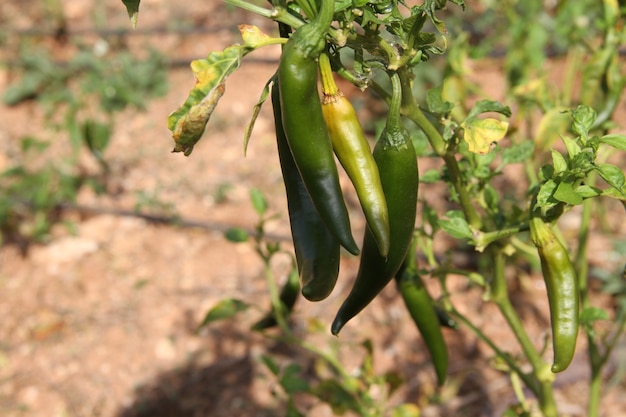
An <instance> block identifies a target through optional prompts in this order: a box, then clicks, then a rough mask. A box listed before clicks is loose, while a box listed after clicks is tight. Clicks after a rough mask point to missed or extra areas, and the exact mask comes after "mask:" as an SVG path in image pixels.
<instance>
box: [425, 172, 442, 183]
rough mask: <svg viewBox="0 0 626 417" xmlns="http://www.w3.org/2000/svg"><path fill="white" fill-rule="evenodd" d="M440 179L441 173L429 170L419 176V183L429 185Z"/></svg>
mask: <svg viewBox="0 0 626 417" xmlns="http://www.w3.org/2000/svg"><path fill="white" fill-rule="evenodd" d="M440 179H441V172H440V171H439V170H438V169H429V170H428V171H426V172H424V173H423V174H421V175H420V182H421V183H424V184H431V183H434V182H437V181H439V180H440Z"/></svg>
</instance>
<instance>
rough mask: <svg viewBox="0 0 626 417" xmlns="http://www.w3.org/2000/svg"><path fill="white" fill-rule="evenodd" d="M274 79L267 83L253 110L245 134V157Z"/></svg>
mask: <svg viewBox="0 0 626 417" xmlns="http://www.w3.org/2000/svg"><path fill="white" fill-rule="evenodd" d="M272 81H273V79H270V80H269V81H268V82H267V83H265V87H264V88H263V91H262V92H261V97H259V101H257V103H256V104H255V105H254V107H253V108H252V117H251V119H250V123H248V126H246V131H245V132H244V134H243V156H246V153H247V152H248V142H250V136H252V129H254V124H255V123H256V119H257V118H258V117H259V113H261V108H262V107H263V103H265V100H267V97H268V96H269V94H270V85H271V84H272Z"/></svg>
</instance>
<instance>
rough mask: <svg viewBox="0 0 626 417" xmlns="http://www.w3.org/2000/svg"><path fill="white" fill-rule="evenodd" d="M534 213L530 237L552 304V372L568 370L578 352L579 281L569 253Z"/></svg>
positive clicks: (549, 300)
mask: <svg viewBox="0 0 626 417" xmlns="http://www.w3.org/2000/svg"><path fill="white" fill-rule="evenodd" d="M535 211H536V210H533V212H532V214H531V216H532V217H531V220H530V237H531V240H532V242H533V244H534V245H535V246H536V248H537V251H538V253H539V259H540V261H541V270H542V272H543V279H544V281H545V283H546V289H547V292H548V302H549V304H550V321H551V324H552V339H553V341H552V345H553V351H554V360H553V363H552V372H554V373H556V372H561V371H563V370H565V369H566V368H567V367H568V366H569V364H570V362H571V361H572V359H573V358H574V352H575V350H576V339H577V337H578V319H579V304H580V301H579V290H578V278H577V277H576V271H575V269H574V265H573V264H572V261H571V259H570V257H569V254H568V253H567V250H566V249H565V247H564V246H563V244H562V243H561V242H560V241H559V239H558V238H557V237H556V235H555V234H554V231H553V230H552V229H551V228H550V226H549V225H548V224H546V223H545V222H544V221H543V220H542V219H541V217H540V216H538V215H535Z"/></svg>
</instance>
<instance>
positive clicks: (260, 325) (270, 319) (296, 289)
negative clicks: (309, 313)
mask: <svg viewBox="0 0 626 417" xmlns="http://www.w3.org/2000/svg"><path fill="white" fill-rule="evenodd" d="M299 293H300V278H299V277H298V270H297V269H296V268H293V269H292V270H291V272H290V273H289V276H288V277H287V282H285V285H283V288H282V289H281V290H280V296H279V298H280V302H281V304H282V305H283V307H284V310H283V311H284V312H285V313H286V314H289V313H291V312H292V311H293V307H294V305H295V304H296V301H297V300H298V294H299ZM277 324H278V322H277V321H276V310H275V309H274V308H272V309H271V311H270V312H269V313H267V315H266V316H265V317H263V318H262V319H261V320H259V321H257V322H256V323H255V324H254V325H253V326H252V330H257V331H260V330H265V329H269V328H270V327H274V326H276V325H277Z"/></svg>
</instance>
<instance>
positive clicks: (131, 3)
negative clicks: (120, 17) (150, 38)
mask: <svg viewBox="0 0 626 417" xmlns="http://www.w3.org/2000/svg"><path fill="white" fill-rule="evenodd" d="M139 2H140V0H122V3H124V6H126V11H127V12H128V17H130V23H131V24H132V25H133V29H135V28H136V27H137V16H139Z"/></svg>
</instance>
